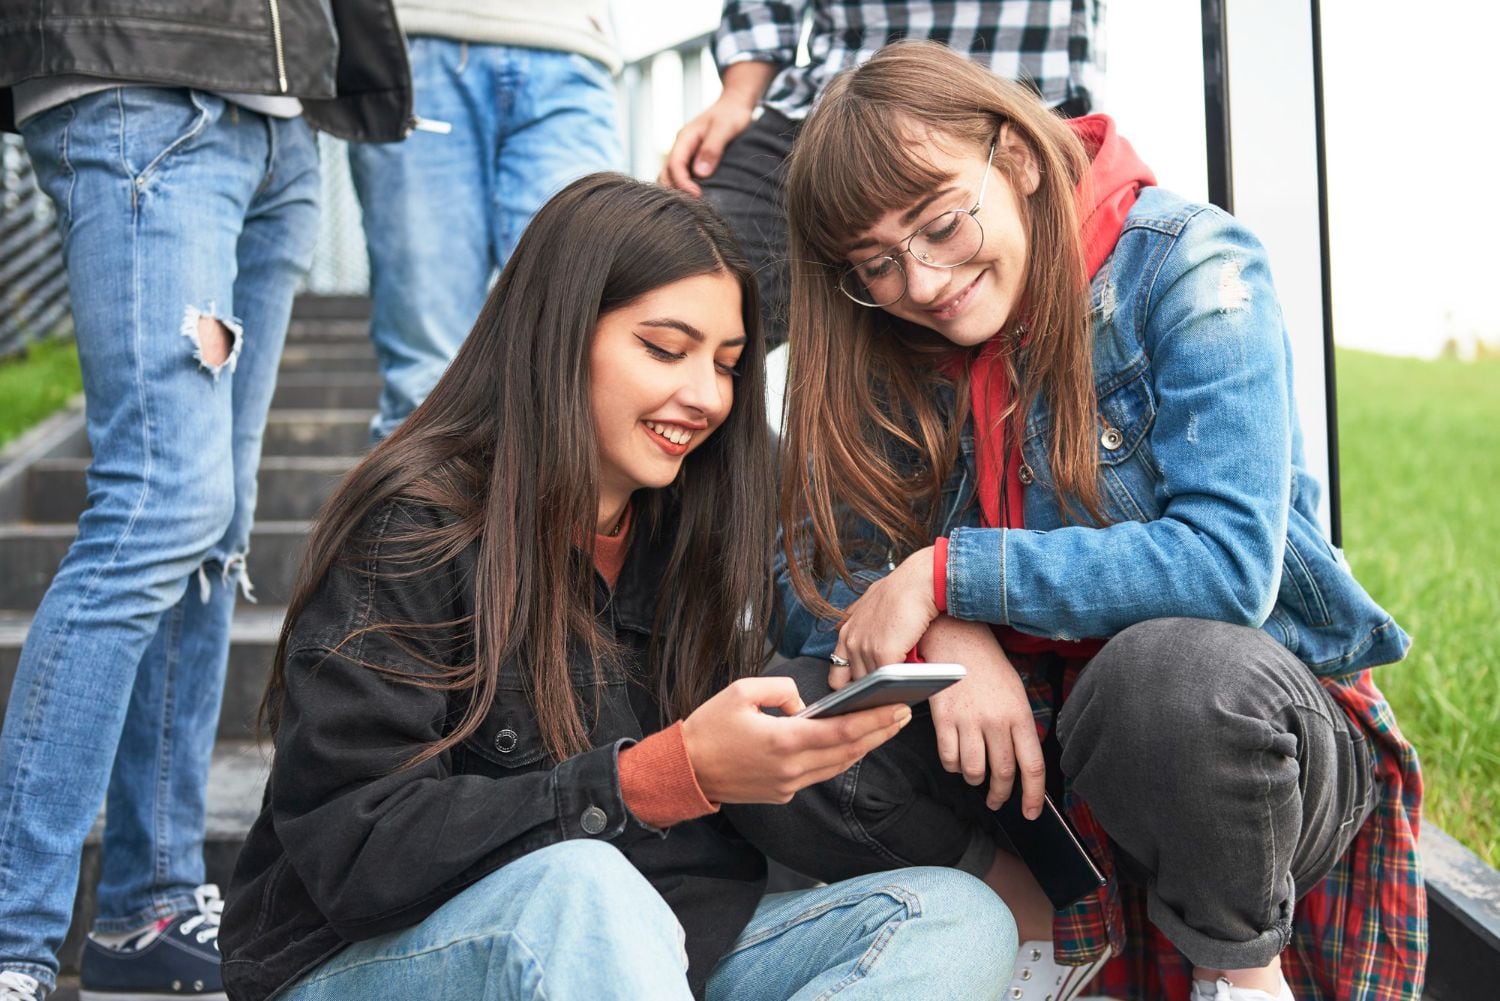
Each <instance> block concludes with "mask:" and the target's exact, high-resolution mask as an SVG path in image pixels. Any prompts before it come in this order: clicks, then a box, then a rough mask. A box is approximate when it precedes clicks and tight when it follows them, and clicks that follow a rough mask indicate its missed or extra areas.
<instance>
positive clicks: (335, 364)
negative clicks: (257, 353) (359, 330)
mask: <svg viewBox="0 0 1500 1001" xmlns="http://www.w3.org/2000/svg"><path fill="white" fill-rule="evenodd" d="M378 371H379V368H378V366H377V365H376V364H375V352H374V350H373V349H372V348H371V347H370V345H369V342H368V341H362V340H354V339H353V338H343V339H337V340H326V341H314V340H305V341H304V340H297V341H288V342H287V345H286V347H285V348H284V349H283V350H282V352H281V374H282V375H286V374H288V373H290V372H378Z"/></svg>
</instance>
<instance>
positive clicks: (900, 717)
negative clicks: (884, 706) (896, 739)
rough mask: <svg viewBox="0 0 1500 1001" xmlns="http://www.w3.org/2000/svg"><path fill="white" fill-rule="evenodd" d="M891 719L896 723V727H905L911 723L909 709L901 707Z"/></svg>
mask: <svg viewBox="0 0 1500 1001" xmlns="http://www.w3.org/2000/svg"><path fill="white" fill-rule="evenodd" d="M891 719H892V720H893V721H894V722H895V723H896V725H897V726H905V725H906V724H908V723H910V722H911V707H910V706H902V707H901V708H900V709H897V710H896V715H894V716H892V717H891Z"/></svg>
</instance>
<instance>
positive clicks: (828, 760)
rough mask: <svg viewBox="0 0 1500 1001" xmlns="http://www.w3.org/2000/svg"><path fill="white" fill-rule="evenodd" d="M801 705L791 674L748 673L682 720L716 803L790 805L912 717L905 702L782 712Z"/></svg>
mask: <svg viewBox="0 0 1500 1001" xmlns="http://www.w3.org/2000/svg"><path fill="white" fill-rule="evenodd" d="M801 708H802V699H801V696H800V695H799V694H798V692H797V683H796V682H795V681H793V680H792V679H791V678H786V677H775V676H769V677H762V678H742V679H740V680H739V681H736V682H734V683H733V684H731V685H729V686H728V687H727V688H725V689H724V690H723V691H721V692H719V693H718V694H717V695H715V696H714V697H713V698H711V699H709V700H708V701H707V702H704V703H703V704H702V705H701V706H699V707H698V708H697V709H695V710H693V712H692V713H691V714H690V715H689V716H688V718H687V719H685V720H683V723H682V741H683V745H684V747H685V748H686V750H687V756H688V761H689V762H690V763H691V764H692V766H693V774H694V776H695V777H696V778H697V780H698V785H699V787H700V788H702V790H703V794H704V795H705V796H706V797H708V799H709V800H710V801H711V802H714V803H786V802H789V801H790V800H791V798H792V796H793V795H795V794H796V792H797V790H799V789H803V788H805V787H807V786H810V785H813V784H815V783H818V782H822V781H824V780H826V779H831V778H833V777H834V776H835V775H838V774H840V773H841V772H843V771H845V770H847V769H848V768H849V766H850V765H852V764H854V762H856V761H858V760H859V759H860V758H862V757H864V756H865V755H866V754H868V753H869V752H870V751H872V750H874V749H875V748H876V747H879V746H880V745H881V744H883V743H885V742H886V741H887V740H889V739H890V738H892V737H894V736H895V735H896V734H897V732H899V731H900V729H901V728H902V727H903V726H905V725H906V724H907V723H908V722H909V721H910V720H911V710H910V709H908V708H906V706H904V705H896V706H891V705H887V706H876V707H875V708H871V709H865V710H862V711H858V712H851V713H849V714H847V715H845V716H842V717H840V718H838V719H828V720H812V719H785V718H777V716H773V715H771V714H769V713H767V712H765V710H766V709H773V710H780V712H781V713H782V714H788V715H789V714H794V713H796V712H797V711H798V710H800V709H801Z"/></svg>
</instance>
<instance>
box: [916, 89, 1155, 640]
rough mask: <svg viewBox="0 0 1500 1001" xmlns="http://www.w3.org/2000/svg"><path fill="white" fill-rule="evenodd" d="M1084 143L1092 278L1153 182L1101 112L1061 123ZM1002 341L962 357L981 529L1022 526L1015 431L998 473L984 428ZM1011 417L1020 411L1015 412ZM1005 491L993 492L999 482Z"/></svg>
mask: <svg viewBox="0 0 1500 1001" xmlns="http://www.w3.org/2000/svg"><path fill="white" fill-rule="evenodd" d="M1068 125H1069V127H1070V128H1072V130H1073V132H1074V134H1076V135H1077V136H1078V138H1079V139H1080V140H1081V141H1082V142H1083V146H1084V149H1085V150H1086V151H1087V153H1088V155H1089V160H1090V167H1089V173H1088V176H1087V177H1085V178H1084V179H1083V182H1082V183H1081V184H1080V185H1079V186H1078V207H1079V212H1078V214H1079V216H1080V217H1081V218H1082V220H1083V221H1082V223H1081V224H1080V226H1079V237H1080V239H1081V241H1082V243H1083V256H1084V265H1085V269H1086V271H1087V273H1088V276H1089V277H1090V278H1093V276H1094V275H1095V273H1097V272H1098V270H1099V268H1100V267H1101V266H1103V264H1104V262H1105V261H1106V260H1108V259H1109V255H1110V254H1112V253H1113V252H1114V249H1115V243H1116V242H1117V241H1118V240H1119V239H1120V230H1121V229H1123V228H1124V226H1125V216H1126V215H1127V214H1129V212H1130V207H1131V206H1132V205H1134V204H1135V199H1136V196H1137V195H1138V194H1139V193H1140V190H1141V188H1143V187H1145V186H1147V185H1152V184H1155V183H1156V177H1155V175H1153V174H1152V173H1151V168H1149V167H1147V166H1146V164H1145V163H1144V162H1143V161H1142V160H1141V158H1140V157H1139V156H1137V155H1136V152H1135V150H1134V149H1132V148H1131V146H1130V143H1128V142H1126V141H1125V139H1124V138H1123V137H1121V136H1120V135H1119V133H1117V132H1116V131H1115V123H1114V121H1113V119H1111V118H1109V116H1107V115H1086V116H1084V117H1083V118H1075V119H1072V120H1071V121H1069V122H1068ZM1008 345H1009V342H1008V341H1007V340H1006V339H1005V338H1003V337H995V338H992V339H991V340H990V341H989V342H988V343H987V344H985V346H984V347H983V348H981V349H980V351H979V353H978V354H977V355H976V356H974V357H972V358H971V359H970V362H969V385H970V392H971V399H972V403H971V406H972V408H973V411H974V435H975V441H974V446H975V463H976V465H977V466H978V468H977V470H976V474H977V476H978V480H979V510H980V523H981V524H982V525H984V527H986V528H1000V527H1004V528H1024V527H1025V500H1024V482H1023V480H1022V479H1021V444H1020V435H1018V434H1012V435H1009V436H1008V437H1010V438H1011V441H1010V443H1009V444H1010V447H1009V449H1008V451H1007V454H1006V455H1005V457H1004V460H1003V461H1004V464H1005V469H1004V473H1003V475H1002V472H1001V463H1002V458H1001V452H1002V450H1006V443H1005V442H1004V441H1003V440H997V438H998V439H1003V438H1005V437H1007V436H1006V435H1003V434H1002V435H998V436H997V435H996V434H994V433H992V432H991V431H989V430H987V429H993V428H995V427H996V424H997V418H998V416H999V415H1000V414H1002V413H1004V412H1005V408H1006V406H1008V405H1009V403H1010V381H1009V379H1007V377H1006V373H1005V364H1004V361H1005V359H1004V351H1005V350H1006V348H1007V347H1008ZM1017 417H1018V420H1017V423H1020V422H1021V421H1024V418H1025V415H1017ZM1002 484H1004V487H1005V497H1004V499H1003V501H1002V498H1001V496H1000V490H1001V485H1002ZM947 565H948V540H947V539H938V540H937V543H936V551H935V552H934V554H933V582H932V583H933V597H934V599H935V600H936V602H937V606H938V611H945V610H946V608H947V602H948V577H947ZM997 633H998V634H999V636H1000V641H1001V644H1002V645H1003V646H1004V647H1005V649H1006V650H1009V651H1012V652H1016V653H1042V652H1054V653H1060V654H1063V655H1064V656H1069V657H1091V656H1093V655H1094V654H1095V653H1098V652H1099V647H1100V646H1101V643H1100V641H1098V640H1084V641H1081V642H1063V641H1059V640H1049V639H1046V638H1044V637H1040V636H1031V635H1029V634H1026V633H1020V632H1017V631H1016V630H1014V629H1011V628H1009V627H1005V626H1002V627H999V628H998V629H997Z"/></svg>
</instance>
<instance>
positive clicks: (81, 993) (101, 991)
mask: <svg viewBox="0 0 1500 1001" xmlns="http://www.w3.org/2000/svg"><path fill="white" fill-rule="evenodd" d="M193 896H194V898H195V900H196V902H197V905H198V909H197V911H195V912H193V911H190V912H188V913H186V914H179V915H177V916H176V917H173V918H163V919H162V920H161V921H158V922H157V923H156V924H154V925H152V926H151V927H150V928H146V929H144V930H143V931H141V932H140V934H138V935H134V936H132V937H131V938H130V939H128V940H126V941H125V942H122V943H121V944H120V945H119V946H118V947H117V948H112V947H110V946H107V945H104V944H103V943H101V942H98V941H95V940H94V938H93V936H89V939H88V941H87V942H85V943H84V946H83V968H82V969H80V970H79V971H78V973H79V976H78V980H79V990H78V1001H173V999H176V998H191V999H192V1001H225V996H224V980H223V978H222V977H221V976H220V974H219V915H220V914H222V913H223V911H224V901H223V900H221V899H220V898H219V888H218V887H217V886H214V885H213V884H212V883H208V884H205V885H203V886H200V887H198V889H197V890H195V891H194V892H193Z"/></svg>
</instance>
